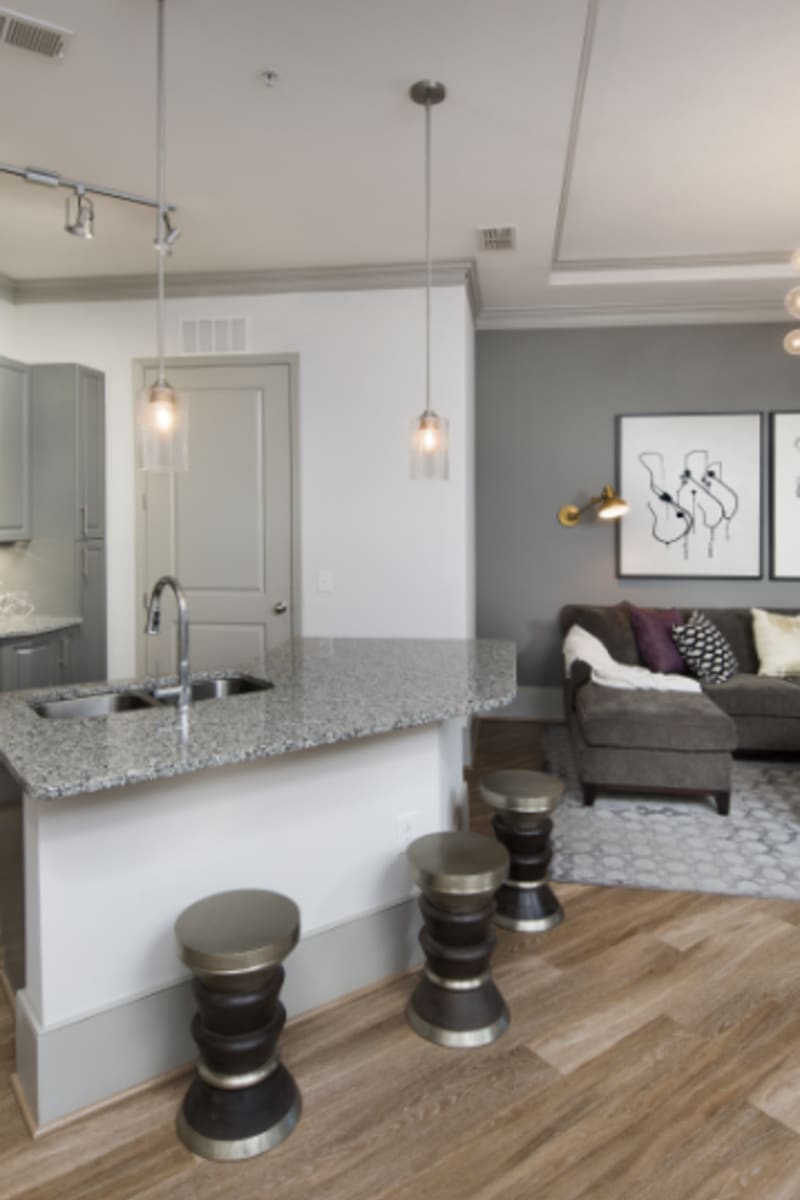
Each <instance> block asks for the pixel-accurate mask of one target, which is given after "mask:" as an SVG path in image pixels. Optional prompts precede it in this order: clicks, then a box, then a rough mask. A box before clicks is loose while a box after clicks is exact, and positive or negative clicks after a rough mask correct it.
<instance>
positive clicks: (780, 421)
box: [770, 412, 800, 579]
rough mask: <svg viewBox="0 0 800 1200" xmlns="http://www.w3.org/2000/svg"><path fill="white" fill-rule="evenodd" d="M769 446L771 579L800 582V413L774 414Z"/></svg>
mask: <svg viewBox="0 0 800 1200" xmlns="http://www.w3.org/2000/svg"><path fill="white" fill-rule="evenodd" d="M770 423H771V425H772V429H771V434H772V437H771V439H770V440H771V443H772V471H771V476H772V478H771V487H772V555H771V560H772V561H771V570H770V574H771V576H772V578H773V579H800V412H774V413H772V414H771V417H770Z"/></svg>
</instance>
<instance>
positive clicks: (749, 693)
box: [560, 603, 800, 815]
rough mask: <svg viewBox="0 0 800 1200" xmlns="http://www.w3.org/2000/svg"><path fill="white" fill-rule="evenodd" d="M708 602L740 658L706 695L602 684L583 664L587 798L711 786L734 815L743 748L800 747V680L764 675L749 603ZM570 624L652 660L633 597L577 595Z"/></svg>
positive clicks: (575, 709) (570, 692) (574, 723)
mask: <svg viewBox="0 0 800 1200" xmlns="http://www.w3.org/2000/svg"><path fill="white" fill-rule="evenodd" d="M689 611H690V610H684V612H683V616H684V617H686V616H688V613H689ZM701 611H703V612H704V613H705V614H706V615H707V616H708V617H709V618H710V619H711V620H712V621H713V622H714V624H715V625H716V626H717V627H718V628H719V630H720V632H721V633H723V634H724V636H725V637H726V638H727V639H728V641H729V642H730V644H731V646H732V648H733V651H734V653H735V655H736V657H737V659H738V662H739V668H740V670H739V673H738V674H737V675H734V677H733V678H732V679H730V680H728V682H727V683H718V684H708V685H704V687H703V691H702V693H699V694H694V693H685V692H655V691H652V692H651V691H623V690H619V689H616V688H607V687H601V686H600V685H598V684H596V683H593V682H592V681H591V679H590V673H589V668H588V666H587V665H586V664H585V663H581V662H576V663H574V664H573V667H572V671H571V674H570V675H569V677H567V678H566V680H565V694H564V711H565V714H566V719H567V725H568V728H569V732H570V737H571V740H572V744H573V749H574V752H575V758H576V762H577V767H578V776H579V779H580V782H581V785H582V788H583V799H584V803H585V804H592V803H594V799H595V797H596V795H597V793H598V792H599V791H623V792H624V791H636V792H649V791H652V792H672V793H683V794H689V795H692V794H703V795H708V794H711V795H713V797H714V799H715V801H716V805H717V810H718V812H719V813H720V814H721V815H725V814H726V813H727V812H728V811H729V806H730V786H731V785H730V779H731V761H732V755H733V753H734V752H735V751H737V750H738V751H748V752H756V751H758V752H770V751H779V752H785V751H792V752H797V751H800V679H798V680H787V679H772V678H767V677H765V676H760V675H758V656H757V654H756V648H755V644H754V642H753V634H752V624H751V622H752V618H751V615H750V609H749V608H707V609H702V610H701ZM774 611H781V610H774ZM560 624H561V631H562V634H566V632H567V630H568V629H569V628H570V626H571V625H581V626H583V628H584V629H586V630H588V632H589V633H592V634H594V635H595V637H597V638H599V639H600V641H602V642H603V644H604V645H605V647H606V649H607V650H608V651H609V653H610V654H611V655H612V657H613V658H615V659H617V661H618V662H622V663H626V664H628V665H630V666H640V665H642V663H641V659H640V657H639V651H638V648H637V645H636V639H635V637H634V634H633V629H632V627H631V624H630V621H629V619H628V606H627V604H625V603H622V604H616V605H585V604H570V605H567V606H565V607H564V608H563V609H562V610H561V614H560Z"/></svg>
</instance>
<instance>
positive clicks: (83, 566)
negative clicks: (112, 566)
mask: <svg viewBox="0 0 800 1200" xmlns="http://www.w3.org/2000/svg"><path fill="white" fill-rule="evenodd" d="M75 554H76V562H75V580H76V593H77V594H76V601H77V606H78V612H79V613H80V614H81V616H82V617H83V624H82V625H80V626H79V627H78V629H77V630H76V631H75V632H76V635H77V636H76V639H75V650H74V654H73V663H72V674H71V675H70V682H71V683H94V682H96V681H97V680H99V679H106V678H107V675H108V668H107V664H106V544H105V542H104V541H102V540H100V539H97V540H89V541H83V542H76V543H75Z"/></svg>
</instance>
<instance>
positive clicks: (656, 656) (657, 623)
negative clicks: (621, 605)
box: [628, 604, 686, 675]
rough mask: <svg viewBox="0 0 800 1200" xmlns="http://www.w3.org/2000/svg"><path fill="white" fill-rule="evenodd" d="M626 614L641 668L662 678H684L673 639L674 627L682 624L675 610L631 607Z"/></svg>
mask: <svg viewBox="0 0 800 1200" xmlns="http://www.w3.org/2000/svg"><path fill="white" fill-rule="evenodd" d="M628 615H629V617H630V621H631V626H632V628H633V636H634V637H635V638H636V645H637V646H638V648H639V656H640V658H641V660H642V662H643V663H644V665H645V666H646V667H649V668H650V670H651V671H658V672H659V674H661V675H685V674H686V663H685V662H684V659H683V657H682V655H681V653H680V651H679V650H678V647H677V646H676V645H675V643H674V642H673V640H672V627H673V625H681V624H682V623H683V617H682V616H681V614H680V612H679V611H678V609H677V608H667V609H663V608H662V609H654V608H637V607H636V605H635V604H631V605H630V607H629V609H628Z"/></svg>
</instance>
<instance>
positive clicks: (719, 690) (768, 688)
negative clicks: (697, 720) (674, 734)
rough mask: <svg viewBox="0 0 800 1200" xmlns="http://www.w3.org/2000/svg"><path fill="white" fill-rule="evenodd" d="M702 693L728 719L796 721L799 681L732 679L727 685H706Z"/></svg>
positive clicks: (756, 677)
mask: <svg viewBox="0 0 800 1200" xmlns="http://www.w3.org/2000/svg"><path fill="white" fill-rule="evenodd" d="M703 690H704V692H705V693H706V695H707V696H708V697H709V698H710V699H711V700H713V701H714V703H715V704H718V705H719V706H720V708H721V709H722V710H723V712H726V713H729V714H730V715H731V716H732V717H798V718H800V680H794V681H791V680H788V679H771V678H768V677H766V676H763V675H734V677H733V679H729V680H728V681H727V683H713V684H708V685H706V686H705V687H704V689H703ZM799 732H800V731H799Z"/></svg>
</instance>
